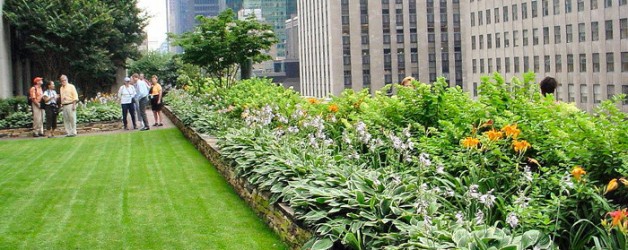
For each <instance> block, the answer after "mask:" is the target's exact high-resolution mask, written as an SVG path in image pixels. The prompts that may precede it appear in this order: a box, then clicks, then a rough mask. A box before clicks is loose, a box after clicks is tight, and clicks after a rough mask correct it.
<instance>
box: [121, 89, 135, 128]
mask: <svg viewBox="0 0 628 250" xmlns="http://www.w3.org/2000/svg"><path fill="white" fill-rule="evenodd" d="M136 94H137V92H135V87H133V86H131V78H128V77H125V78H124V85H122V86H120V89H118V97H119V98H120V104H121V105H122V124H124V129H125V130H129V127H127V120H126V116H127V114H128V113H131V121H132V122H133V129H137V125H136V123H135V106H133V98H134V97H135V95H136Z"/></svg>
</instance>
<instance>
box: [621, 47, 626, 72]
mask: <svg viewBox="0 0 628 250" xmlns="http://www.w3.org/2000/svg"><path fill="white" fill-rule="evenodd" d="M621 72H628V52H621Z"/></svg>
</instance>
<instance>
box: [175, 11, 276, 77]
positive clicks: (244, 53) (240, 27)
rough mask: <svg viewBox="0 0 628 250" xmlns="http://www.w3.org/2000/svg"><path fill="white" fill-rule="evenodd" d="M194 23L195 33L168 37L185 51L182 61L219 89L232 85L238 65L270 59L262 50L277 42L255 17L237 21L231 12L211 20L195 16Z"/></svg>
mask: <svg viewBox="0 0 628 250" xmlns="http://www.w3.org/2000/svg"><path fill="white" fill-rule="evenodd" d="M196 20H197V21H198V23H199V24H198V25H197V26H196V27H195V30H194V31H191V32H186V33H183V34H181V35H180V36H175V35H171V36H172V37H173V38H174V44H175V45H178V46H181V47H182V48H183V50H184V51H185V53H184V54H183V55H182V57H181V58H182V59H183V61H184V62H186V63H190V64H194V65H197V66H200V67H202V68H203V69H205V70H206V72H207V74H208V75H209V76H210V77H211V78H213V79H216V80H217V81H218V82H217V83H218V84H219V86H225V87H230V86H231V85H232V84H233V83H234V80H235V74H236V73H237V72H238V67H237V65H243V64H246V63H249V61H252V62H253V63H257V62H262V61H265V60H268V59H270V57H269V56H268V55H266V54H264V52H263V51H264V50H268V49H270V47H271V46H272V45H273V44H275V43H277V38H276V37H275V34H274V33H273V32H272V27H271V26H270V25H268V24H262V23H259V22H258V21H257V20H255V18H254V17H249V18H247V19H246V20H237V19H236V18H235V13H234V12H233V11H232V10H231V9H227V10H226V11H223V12H222V13H220V14H219V15H218V16H217V17H214V18H208V17H203V16H197V17H196Z"/></svg>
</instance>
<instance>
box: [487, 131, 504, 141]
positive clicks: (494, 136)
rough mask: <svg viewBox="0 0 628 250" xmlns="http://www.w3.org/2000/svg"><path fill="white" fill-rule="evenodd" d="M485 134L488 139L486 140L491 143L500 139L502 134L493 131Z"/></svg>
mask: <svg viewBox="0 0 628 250" xmlns="http://www.w3.org/2000/svg"><path fill="white" fill-rule="evenodd" d="M485 134H486V136H487V137H488V139H489V140H491V141H497V140H499V139H501V138H502V132H499V131H497V130H495V129H491V130H490V131H487V132H486V133H485Z"/></svg>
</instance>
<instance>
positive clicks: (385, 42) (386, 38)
mask: <svg viewBox="0 0 628 250" xmlns="http://www.w3.org/2000/svg"><path fill="white" fill-rule="evenodd" d="M384 44H390V35H384Z"/></svg>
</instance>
